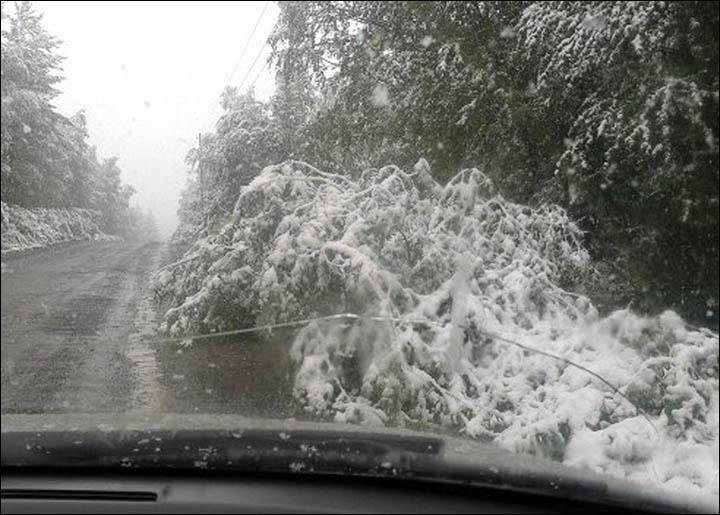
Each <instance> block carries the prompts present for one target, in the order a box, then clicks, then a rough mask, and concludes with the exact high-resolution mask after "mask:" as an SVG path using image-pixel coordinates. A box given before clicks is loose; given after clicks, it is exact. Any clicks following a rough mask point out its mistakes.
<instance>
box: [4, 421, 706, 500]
mask: <svg viewBox="0 0 720 515" xmlns="http://www.w3.org/2000/svg"><path fill="white" fill-rule="evenodd" d="M42 417H43V420H45V421H47V420H48V418H49V417H48V416H47V415H43V416H42ZM52 417H53V416H50V419H51V420H55V422H53V423H52V424H44V426H45V427H53V429H50V430H40V431H38V429H37V427H39V426H37V425H35V428H33V429H30V428H28V429H23V426H27V425H28V421H29V420H32V418H31V416H22V415H14V416H7V415H5V416H3V432H2V467H3V469H4V470H7V469H8V468H11V467H22V468H25V469H26V468H28V467H31V468H33V467H39V468H68V467H82V468H86V469H87V468H90V469H95V468H98V469H113V468H123V467H127V468H130V469H138V470H157V469H162V470H198V469H201V470H214V471H233V472H253V473H282V474H288V473H291V474H317V475H336V476H337V475H342V476H348V475H352V476H363V477H376V478H377V477H380V478H394V479H412V480H423V481H432V482H443V483H451V484H462V485H467V486H470V487H481V488H488V487H489V488H493V489H501V490H508V491H517V492H525V493H531V494H535V495H543V496H549V497H560V498H565V499H573V500H582V501H584V502H595V503H598V504H603V505H614V506H618V507H625V508H632V509H640V510H646V511H654V512H676V513H677V512H686V511H697V509H698V508H697V507H693V506H688V505H687V504H686V503H685V502H684V501H681V500H677V499H673V498H672V497H670V496H668V495H661V492H659V491H658V490H655V489H650V488H644V487H640V486H639V485H637V484H634V483H628V482H624V481H620V480H617V479H614V478H611V477H607V476H601V475H598V474H594V473H591V472H588V471H585V470H580V469H574V468H568V467H565V466H563V465H561V464H559V463H556V462H551V461H549V460H545V459H540V458H536V457H533V456H525V455H517V454H513V453H511V452H509V451H505V450H502V449H500V448H498V447H496V446H493V445H489V444H482V443H478V442H473V441H468V440H461V439H455V438H443V437H440V436H434V435H426V434H423V433H416V432H411V431H404V430H390V429H378V430H370V429H367V428H353V427H352V426H348V425H340V424H322V423H311V422H295V421H273V420H254V421H253V420H251V419H243V418H239V417H232V416H180V415H178V416H172V417H175V418H168V417H167V416H164V417H161V421H160V424H159V425H160V427H159V428H158V427H157V425H158V424H155V425H154V426H155V427H153V424H149V427H142V426H143V424H135V423H121V420H117V419H115V420H114V424H113V425H114V426H115V427H119V428H124V429H109V428H107V427H104V425H103V424H102V423H101V421H102V420H103V419H102V418H100V420H98V419H97V417H98V416H93V417H94V418H93V417H90V416H88V417H85V416H73V418H71V419H70V420H71V421H72V420H75V421H76V422H77V419H78V418H79V419H80V420H81V422H82V421H84V422H85V423H80V424H78V423H75V424H73V423H67V422H66V423H62V422H57V421H58V420H62V417H65V416H64V415H58V416H56V417H57V418H52ZM126 422H127V421H126ZM98 424H100V427H104V429H102V430H100V429H97V427H98ZM40 427H42V426H40ZM175 427H178V429H175Z"/></svg>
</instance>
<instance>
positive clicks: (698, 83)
mask: <svg viewBox="0 0 720 515" xmlns="http://www.w3.org/2000/svg"><path fill="white" fill-rule="evenodd" d="M270 43H271V45H272V50H273V52H272V57H271V59H272V63H273V64H274V66H275V69H276V71H277V89H276V92H275V94H274V96H273V98H272V99H271V100H270V101H269V102H267V103H262V102H259V101H257V100H255V99H254V98H253V95H252V92H250V93H249V94H245V95H242V94H240V93H239V92H238V91H237V90H235V89H232V88H229V89H227V90H226V92H225V93H224V94H223V96H222V100H221V104H222V107H223V110H224V113H223V114H222V116H221V117H220V119H219V120H218V122H217V124H216V126H215V130H214V131H213V132H212V133H211V134H207V135H204V137H203V139H202V144H201V145H200V146H199V147H198V148H197V149H194V150H193V151H192V152H191V153H190V155H189V156H188V159H189V161H190V162H193V163H195V164H197V166H195V168H194V169H195V170H196V171H198V172H199V174H198V175H196V177H197V178H196V179H194V180H193V181H192V182H191V184H189V186H188V188H187V189H186V191H185V193H184V196H183V199H182V202H181V210H180V216H181V218H182V220H183V223H184V225H185V226H186V228H187V226H193V227H199V228H200V230H202V228H203V227H210V226H211V224H212V223H214V222H213V220H216V219H217V218H218V217H222V216H225V215H227V213H229V212H231V211H232V206H233V204H234V202H235V200H236V199H237V197H238V193H239V191H240V188H241V186H242V185H243V184H247V183H248V182H249V181H250V180H251V179H252V178H253V177H254V176H255V175H256V174H257V173H258V172H259V171H260V170H261V169H262V168H263V167H264V166H266V165H269V164H273V163H278V162H281V161H284V160H285V159H300V160H303V161H306V162H309V163H312V164H313V165H315V166H317V167H318V168H320V169H323V170H325V171H328V172H335V173H348V170H355V171H360V170H362V169H365V168H369V167H380V166H382V165H384V164H388V163H394V164H397V165H398V166H400V167H402V168H406V169H407V168H409V167H411V165H412V164H413V163H414V162H416V161H417V159H418V158H419V157H425V158H426V159H427V160H428V161H429V163H430V165H431V169H432V170H433V174H434V175H435V179H437V180H439V181H445V180H447V179H449V178H450V177H451V176H452V175H453V174H454V173H456V172H457V171H458V170H459V169H461V168H463V167H466V166H478V167H480V168H481V169H482V170H483V171H484V172H485V173H486V174H487V175H488V176H490V177H491V178H492V180H493V181H494V183H495V184H496V185H497V186H498V187H499V188H500V190H501V191H502V193H503V195H505V196H506V197H508V198H510V199H512V200H514V201H516V202H522V203H527V204H530V205H532V206H540V205H542V204H544V203H556V204H559V205H561V206H563V207H564V208H566V209H567V210H568V212H569V213H570V214H571V215H572V216H573V218H574V219H575V220H577V221H578V223H579V225H580V227H581V228H582V229H583V230H584V231H586V236H585V239H586V241H585V243H586V245H587V246H588V248H589V250H590V252H591V255H592V256H593V258H594V263H595V265H596V266H597V267H598V269H600V270H601V271H602V272H603V273H602V274H601V277H603V280H602V281H599V282H598V283H596V284H591V285H588V288H589V289H590V291H589V292H588V293H590V294H591V296H593V298H594V299H595V301H596V303H597V304H598V305H600V306H605V307H607V308H615V307H618V306H626V305H628V304H632V305H633V307H634V308H636V309H640V310H642V311H649V312H656V311H659V310H661V309H666V308H673V309H676V310H678V311H679V312H681V313H682V314H683V315H685V316H686V317H688V318H689V319H690V320H693V321H697V322H702V323H703V324H707V323H710V324H711V325H717V320H718V318H717V311H718V265H719V263H718V197H719V195H718V188H719V186H718V185H719V175H718V118H719V115H718V3H716V2H711V3H706V2H382V1H370V2H359V1H358V2H355V1H349V2H319V1H318V2H280V15H279V19H278V22H277V25H276V29H275V31H274V32H273V34H272V36H271V38H270ZM3 173H4V172H3ZM200 173H201V174H202V184H200V180H199V175H200ZM201 191H202V192H203V198H202V199H201V198H200V192H201ZM201 208H202V209H201ZM191 232H192V231H190V232H188V231H187V230H186V229H185V234H186V235H189V234H190V233H191Z"/></svg>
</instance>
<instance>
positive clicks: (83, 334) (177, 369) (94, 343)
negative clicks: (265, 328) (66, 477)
mask: <svg viewBox="0 0 720 515" xmlns="http://www.w3.org/2000/svg"><path fill="white" fill-rule="evenodd" d="M163 248H164V246H163V245H162V244H161V243H159V242H149V241H144V242H142V241H117V242H86V243H73V244H68V245H65V246H62V247H56V248H52V249H46V250H42V251H37V252H33V253H30V254H25V255H19V256H5V257H3V263H4V266H3V273H2V338H1V340H0V347H1V351H2V413H65V412H69V413H73V412H79V413H96V412H98V413H99V412H127V411H136V410H141V411H142V410H144V411H150V412H153V413H169V412H173V413H183V412H191V413H198V412H201V413H205V412H213V413H239V414H243V415H251V416H266V417H273V418H275V417H285V416H289V415H290V411H289V410H290V405H291V387H290V382H289V363H288V358H287V344H286V343H276V344H267V343H262V342H260V341H253V340H247V339H243V340H238V339H234V340H233V339H229V340H228V339H224V340H216V341H212V340H205V341H203V342H202V343H200V342H198V343H196V344H194V345H193V346H191V347H189V348H182V347H179V346H178V344H177V343H175V342H168V341H164V340H162V337H161V336H160V335H158V334H157V333H156V332H155V328H156V327H157V325H158V321H159V316H158V308H157V306H156V305H155V304H154V302H153V300H152V293H151V291H150V287H149V282H150V279H151V276H152V272H153V271H154V270H155V269H157V268H158V267H159V266H160V265H161V264H162V259H163V257H162V254H163Z"/></svg>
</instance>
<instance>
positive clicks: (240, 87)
mask: <svg viewBox="0 0 720 515" xmlns="http://www.w3.org/2000/svg"><path fill="white" fill-rule="evenodd" d="M276 26H277V23H276V24H275V25H273V28H272V30H271V31H270V34H272V32H273V31H274V30H275V27H276ZM268 37H269V36H268ZM267 44H268V39H267V38H265V43H264V44H263V46H261V47H260V51H259V52H258V53H257V55H256V56H255V59H254V60H253V62H252V64H251V65H250V68H248V71H247V73H246V74H245V76H244V77H243V80H242V81H240V85H239V86H238V89H239V90H242V87H243V84H245V81H246V80H247V78H248V77H249V76H250V72H251V71H252V69H253V68H255V64H256V63H257V61H258V59H260V56H261V55H262V53H263V50H265V47H266V46H267ZM266 65H267V63H266ZM264 69H265V66H263V70H264ZM261 72H262V70H261Z"/></svg>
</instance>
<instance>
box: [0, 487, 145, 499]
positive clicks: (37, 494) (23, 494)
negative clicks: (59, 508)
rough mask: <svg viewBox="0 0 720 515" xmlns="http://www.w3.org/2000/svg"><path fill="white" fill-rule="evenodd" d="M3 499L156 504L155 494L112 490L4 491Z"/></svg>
mask: <svg viewBox="0 0 720 515" xmlns="http://www.w3.org/2000/svg"><path fill="white" fill-rule="evenodd" d="M2 498H3V499H26V500H34V499H56V500H58V499H62V500H72V501H134V502H154V501H156V500H157V494H156V493H155V492H125V491H112V490H32V489H3V490H2Z"/></svg>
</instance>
